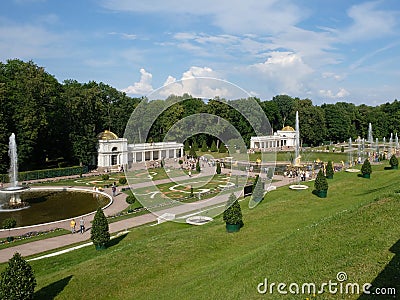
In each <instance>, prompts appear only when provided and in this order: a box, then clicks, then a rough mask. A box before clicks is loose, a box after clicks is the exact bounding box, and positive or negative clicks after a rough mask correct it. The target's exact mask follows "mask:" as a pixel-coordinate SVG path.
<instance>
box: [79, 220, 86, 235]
mask: <svg viewBox="0 0 400 300" xmlns="http://www.w3.org/2000/svg"><path fill="white" fill-rule="evenodd" d="M79 226H80V230H79V231H80V233H81V234H83V233H84V232H85V220H84V219H83V217H82V218H81V219H80V221H79Z"/></svg>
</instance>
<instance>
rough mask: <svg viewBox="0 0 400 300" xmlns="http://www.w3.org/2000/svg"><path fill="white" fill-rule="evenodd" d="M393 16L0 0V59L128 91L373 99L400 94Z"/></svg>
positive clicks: (370, 8) (224, 5)
mask: <svg viewBox="0 0 400 300" xmlns="http://www.w3.org/2000/svg"><path fill="white" fill-rule="evenodd" d="M399 23H400V1H398V0H378V1H352V0H262V1H260V0H246V1H243V0H229V1H227V0H217V1H216V0H213V1H211V0H202V1H183V0H170V1H163V0H149V1H134V0H98V1H95V0H69V1H55V0H53V1H50V0H5V1H2V9H1V11H0V60H1V61H3V62H5V61H6V60H7V59H12V58H19V59H22V60H33V61H34V62H35V63H36V64H38V65H40V66H43V67H45V68H46V70H47V71H48V72H49V73H50V74H52V75H54V76H55V77H56V78H57V79H58V80H59V81H63V80H66V79H76V80H78V81H79V82H87V81H90V80H94V81H98V82H100V81H101V82H104V83H106V84H109V85H111V86H114V87H116V88H117V89H119V90H123V91H125V92H126V93H127V94H129V95H131V96H142V95H147V94H148V93H150V92H151V91H152V90H154V89H157V88H159V87H161V86H163V85H164V84H165V83H170V82H173V81H177V80H178V81H179V80H180V79H186V78H191V77H193V76H205V77H214V78H219V79H223V80H226V81H230V82H232V83H234V84H236V85H238V86H240V87H241V88H243V89H245V90H246V91H248V92H250V93H251V94H253V95H255V96H257V97H259V98H261V99H262V100H268V99H271V98H272V97H273V96H274V95H277V94H288V95H290V96H293V97H300V98H310V99H312V100H313V102H314V104H318V105H320V104H322V103H334V102H337V101H347V102H353V103H356V104H361V103H365V104H368V105H378V104H381V103H385V102H388V101H389V102H391V101H393V100H394V99H400V24H399ZM188 88H189V90H188V91H187V92H189V93H190V87H188ZM204 88H207V87H204ZM172 92H173V91H172ZM177 93H178V92H177ZM221 93H222V92H221ZM220 96H222V97H224V96H228V95H223V94H221V95H220Z"/></svg>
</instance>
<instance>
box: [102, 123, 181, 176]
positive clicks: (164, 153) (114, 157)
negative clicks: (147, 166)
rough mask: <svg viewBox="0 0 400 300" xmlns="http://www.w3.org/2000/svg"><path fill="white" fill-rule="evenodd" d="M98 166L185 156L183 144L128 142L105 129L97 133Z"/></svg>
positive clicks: (116, 165)
mask: <svg viewBox="0 0 400 300" xmlns="http://www.w3.org/2000/svg"><path fill="white" fill-rule="evenodd" d="M97 138H98V140H99V145H98V150H97V155H98V156H97V166H98V167H99V168H110V169H113V168H119V167H121V166H124V167H127V166H128V167H130V166H131V165H132V164H133V163H138V162H145V161H156V160H161V159H166V158H180V157H182V156H183V154H184V152H183V144H182V143H177V142H160V143H141V144H128V140H127V139H126V138H119V137H118V136H117V135H116V134H115V133H113V132H111V131H109V130H105V131H104V132H101V133H100V134H98V135H97Z"/></svg>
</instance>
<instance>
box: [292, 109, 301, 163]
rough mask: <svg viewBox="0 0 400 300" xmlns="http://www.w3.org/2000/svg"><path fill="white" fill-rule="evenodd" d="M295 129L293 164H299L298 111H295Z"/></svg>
mask: <svg viewBox="0 0 400 300" xmlns="http://www.w3.org/2000/svg"><path fill="white" fill-rule="evenodd" d="M295 130H296V141H295V143H296V145H295V149H294V160H293V165H294V166H300V158H301V156H300V126H299V112H298V111H296V125H295Z"/></svg>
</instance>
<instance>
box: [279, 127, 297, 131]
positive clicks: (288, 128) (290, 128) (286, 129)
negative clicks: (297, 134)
mask: <svg viewBox="0 0 400 300" xmlns="http://www.w3.org/2000/svg"><path fill="white" fill-rule="evenodd" d="M282 131H296V130H294V128H293V127H291V126H285V127H283V128H282Z"/></svg>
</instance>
